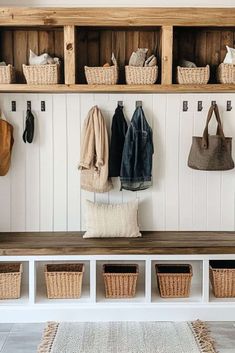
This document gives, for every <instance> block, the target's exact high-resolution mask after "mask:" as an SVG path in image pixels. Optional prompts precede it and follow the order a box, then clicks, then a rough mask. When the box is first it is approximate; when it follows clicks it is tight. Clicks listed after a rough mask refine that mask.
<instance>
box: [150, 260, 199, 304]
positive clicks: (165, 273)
mask: <svg viewBox="0 0 235 353" xmlns="http://www.w3.org/2000/svg"><path fill="white" fill-rule="evenodd" d="M155 268H156V274H157V283H158V288H159V292H160V296H161V297H162V298H188V297H189V296H190V288H191V279H192V276H193V271H192V266H191V265H183V264H157V265H155Z"/></svg>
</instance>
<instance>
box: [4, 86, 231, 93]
mask: <svg viewBox="0 0 235 353" xmlns="http://www.w3.org/2000/svg"><path fill="white" fill-rule="evenodd" d="M0 92H2V93H7V92H22V93H24V92H32V93H33V92H45V93H46V92H48V93H50V92H54V93H66V92H70V93H73V92H76V93H100V92H103V93H105V92H109V93H142V94H144V93H203V92H204V93H210V92H211V93H219V92H223V93H231V92H235V85H232V84H208V85H178V84H172V85H160V84H156V85H145V86H143V85H123V84H120V85H109V86H107V85H87V84H75V85H65V84H58V85H27V84H0Z"/></svg>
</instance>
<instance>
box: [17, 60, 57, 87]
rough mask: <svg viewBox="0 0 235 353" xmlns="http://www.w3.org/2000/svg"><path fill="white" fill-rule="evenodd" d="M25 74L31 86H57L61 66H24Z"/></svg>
mask: <svg viewBox="0 0 235 353" xmlns="http://www.w3.org/2000/svg"><path fill="white" fill-rule="evenodd" d="M23 73H24V76H25V79H26V82H27V84H29V85H55V84H57V83H59V79H60V64H47V65H24V64H23Z"/></svg>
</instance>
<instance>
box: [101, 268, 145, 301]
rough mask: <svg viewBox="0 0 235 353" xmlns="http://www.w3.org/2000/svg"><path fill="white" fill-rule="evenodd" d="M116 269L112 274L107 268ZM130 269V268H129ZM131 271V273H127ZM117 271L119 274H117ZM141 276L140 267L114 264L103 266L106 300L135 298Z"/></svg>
mask: <svg viewBox="0 0 235 353" xmlns="http://www.w3.org/2000/svg"><path fill="white" fill-rule="evenodd" d="M109 266H111V267H112V268H115V267H116V269H115V271H114V272H113V273H112V272H111V271H110V272H107V268H108V267H109ZM128 267H129V268H128ZM126 270H127V271H129V272H126ZM116 271H117V272H116ZM138 275H139V267H138V265H125V264H121V265H120V264H119V265H116V264H114V265H113V264H112V265H104V266H103V277H104V287H105V297H106V298H113V299H115V298H133V297H134V296H135V294H136V285H137V279H138Z"/></svg>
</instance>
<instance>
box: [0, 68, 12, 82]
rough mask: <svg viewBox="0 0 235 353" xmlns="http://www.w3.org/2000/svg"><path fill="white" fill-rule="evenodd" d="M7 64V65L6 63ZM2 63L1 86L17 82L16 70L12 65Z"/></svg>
mask: <svg viewBox="0 0 235 353" xmlns="http://www.w3.org/2000/svg"><path fill="white" fill-rule="evenodd" d="M4 64H5V63H4ZM4 64H3V63H0V84H8V83H14V82H15V69H14V67H13V66H12V65H10V64H9V65H6V64H5V65H4Z"/></svg>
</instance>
